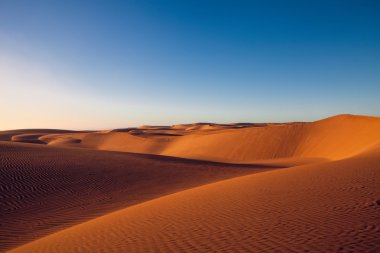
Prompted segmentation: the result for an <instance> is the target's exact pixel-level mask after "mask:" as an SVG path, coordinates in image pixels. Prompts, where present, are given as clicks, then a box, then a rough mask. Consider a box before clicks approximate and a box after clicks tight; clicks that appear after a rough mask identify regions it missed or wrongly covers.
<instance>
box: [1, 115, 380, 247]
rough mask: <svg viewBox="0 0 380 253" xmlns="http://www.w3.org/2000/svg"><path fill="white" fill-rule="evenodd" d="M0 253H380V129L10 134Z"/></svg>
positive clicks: (4, 158)
mask: <svg viewBox="0 0 380 253" xmlns="http://www.w3.org/2000/svg"><path fill="white" fill-rule="evenodd" d="M0 200H1V201H0V251H1V252H65V253H66V252H380V236H379V234H380V118H376V117H368V116H354V115H338V116H334V117H331V118H327V119H323V120H319V121H315V122H290V123H258V124H254V123H237V124H211V123H197V124H183V125H174V126H141V127H136V128H127V129H115V130H105V131H80V132H79V131H66V130H54V129H27V130H10V131H2V132H1V131H0Z"/></svg>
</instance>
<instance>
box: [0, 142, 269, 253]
mask: <svg viewBox="0 0 380 253" xmlns="http://www.w3.org/2000/svg"><path fill="white" fill-rule="evenodd" d="M261 168H264V169H270V167H265V166H261ZM258 171H261V169H259V167H258V166H236V165H231V164H218V163H211V162H200V161H192V160H185V159H178V158H170V157H158V156H152V155H137V154H135V155H134V154H127V153H116V152H104V151H96V150H86V149H70V148H55V147H51V146H46V145H35V144H34V145H33V144H21V143H11V142H3V143H1V142H0V182H1V184H0V197H1V202H0V221H1V226H0V251H1V250H5V249H10V248H13V247H16V246H19V245H21V244H23V243H26V242H28V241H31V240H34V239H36V238H39V237H42V236H45V235H48V234H50V233H52V232H56V231H58V230H61V229H63V228H65V227H68V226H71V225H74V224H78V223H80V222H83V221H86V220H89V219H92V218H95V217H97V216H99V215H103V214H106V213H108V212H110V211H115V210H118V209H120V208H124V207H127V206H130V205H133V204H136V203H140V202H143V201H146V200H149V199H153V198H156V197H159V196H162V195H165V194H170V193H173V192H176V191H181V190H183V189H187V188H191V187H194V186H198V185H202V184H205V183H209V182H214V181H217V180H220V179H225V178H230V177H236V176H239V175H244V174H249V173H254V172H258Z"/></svg>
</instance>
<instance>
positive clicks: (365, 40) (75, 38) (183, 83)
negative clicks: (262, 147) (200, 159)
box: [0, 0, 380, 129]
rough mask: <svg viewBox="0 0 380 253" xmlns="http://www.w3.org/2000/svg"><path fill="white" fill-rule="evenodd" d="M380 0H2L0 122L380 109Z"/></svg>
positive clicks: (291, 117)
mask: <svg viewBox="0 0 380 253" xmlns="http://www.w3.org/2000/svg"><path fill="white" fill-rule="evenodd" d="M379 12H380V4H379V2H378V1H359V0H358V1H343V0H342V1H292V0H291V1H253V0H252V1H195V0H193V1H164V0H156V1H142V0H141V1H105V0H104V1H84V0H79V1H55V0H51V1H38V0H35V1H28V0H25V1H21V0H3V1H0V89H1V91H2V98H1V100H0V114H1V118H2V120H1V123H0V129H14V128H37V127H42V128H70V129H105V128H119V127H127V126H136V125H142V124H160V125H162V124H175V123H189V122H201V121H202V122H204V121H207V122H220V123H225V122H268V121H270V122H275V121H309V120H316V119H319V118H323V117H327V116H331V115H334V114H340V113H352V114H366V115H375V116H380V99H379V98H380V15H378V13H379Z"/></svg>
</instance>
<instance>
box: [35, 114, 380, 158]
mask: <svg viewBox="0 0 380 253" xmlns="http://www.w3.org/2000/svg"><path fill="white" fill-rule="evenodd" d="M239 126H240V127H239ZM39 140H40V141H44V142H47V143H48V144H49V145H61V146H65V145H66V146H76V147H84V148H91V149H100V150H110V151H122V152H132V153H144V154H158V155H166V156H174V157H182V158H190V159H198V160H207V161H219V162H230V163H254V162H257V161H260V160H270V159H286V158H297V159H298V158H309V157H314V158H323V159H330V160H339V159H345V158H348V157H350V156H353V155H357V154H359V153H361V152H365V151H366V150H367V149H370V148H371V147H373V146H374V145H376V144H377V143H379V142H380V118H377V117H369V116H356V115H338V116H335V117H331V118H327V119H323V120H319V121H315V122H310V123H285V124H241V125H239V124H231V125H212V126H210V125H197V124H194V125H191V126H179V125H175V126H172V127H146V126H145V128H133V129H126V130H115V131H108V132H107V131H106V132H104V131H103V132H93V133H79V134H76V133H66V134H53V135H48V136H46V137H45V136H42V137H39Z"/></svg>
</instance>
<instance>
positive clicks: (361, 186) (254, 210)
mask: <svg viewBox="0 0 380 253" xmlns="http://www.w3.org/2000/svg"><path fill="white" fill-rule="evenodd" d="M379 156H380V147H377V148H373V149H372V150H369V151H366V152H364V153H362V154H360V155H358V156H356V157H352V158H348V159H345V160H339V161H333V162H326V163H319V164H315V165H306V166H299V167H294V168H288V169H283V170H276V171H270V172H265V173H258V174H254V175H249V176H242V177H239V178H235V179H230V180H225V181H221V182H218V183H213V184H209V185H205V186H201V187H197V188H194V189H190V190H186V191H182V192H179V193H176V194H172V195H168V196H164V197H161V198H158V199H155V200H152V201H148V202H145V203H142V204H139V205H136V206H132V207H129V208H126V209H123V210H120V211H118V212H114V213H111V214H108V215H106V216H103V217H100V218H97V219H94V220H92V221H89V222H86V223H83V224H80V225H77V226H74V227H72V228H69V229H66V230H63V231H61V232H58V233H55V234H52V235H50V236H47V237H45V238H42V239H40V240H36V241H34V242H32V243H30V244H26V245H24V246H22V247H20V248H18V249H15V250H13V251H11V252H378V251H380V240H379V237H378V235H379V234H378V233H379V231H380V223H379V218H380V216H379V212H380V206H379V203H380V180H379V178H380V159H379Z"/></svg>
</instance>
